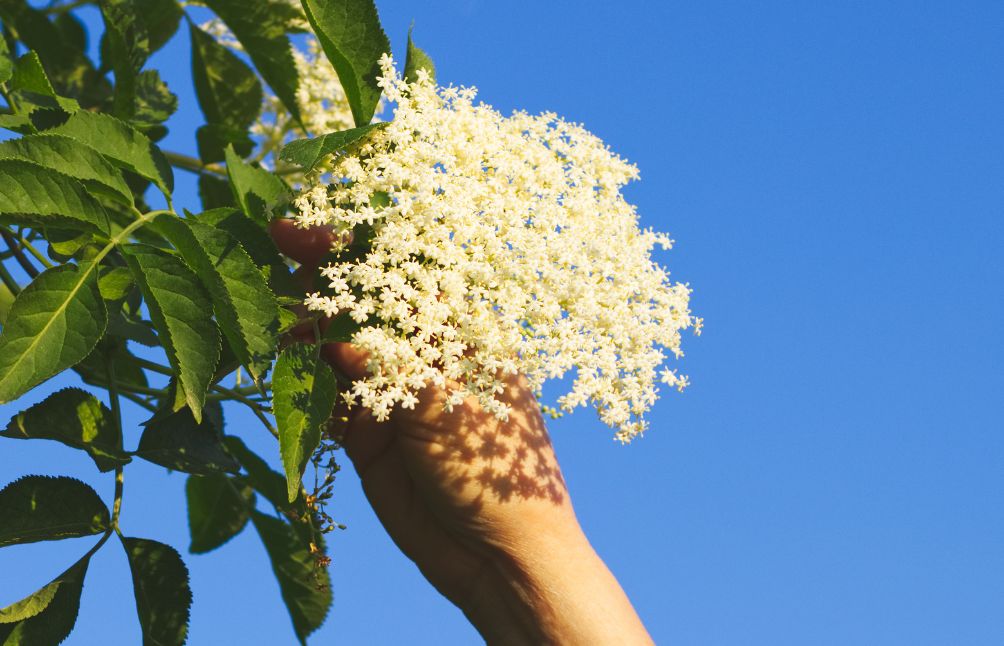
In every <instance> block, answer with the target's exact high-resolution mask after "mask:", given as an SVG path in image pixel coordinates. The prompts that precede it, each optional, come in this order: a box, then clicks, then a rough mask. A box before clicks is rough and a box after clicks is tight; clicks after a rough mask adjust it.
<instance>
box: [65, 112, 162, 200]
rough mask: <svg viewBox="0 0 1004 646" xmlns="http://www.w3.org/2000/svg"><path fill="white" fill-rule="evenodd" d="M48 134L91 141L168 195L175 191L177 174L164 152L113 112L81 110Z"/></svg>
mask: <svg viewBox="0 0 1004 646" xmlns="http://www.w3.org/2000/svg"><path fill="white" fill-rule="evenodd" d="M46 134H54V135H65V136H67V137H70V138H72V139H76V140H77V141H79V142H81V143H84V144H87V145H88V146H90V147H91V148H93V149H94V150H96V151H98V152H99V153H101V154H102V155H104V156H105V157H106V158H107V159H108V160H109V161H110V162H112V163H113V164H115V165H116V166H119V167H120V168H125V169H126V170H128V171H132V172H133V173H136V174H137V175H139V176H140V177H144V178H146V179H148V180H150V181H151V182H153V183H154V184H155V185H156V186H157V188H159V189H160V190H161V191H162V192H163V193H164V195H168V196H169V195H171V191H173V190H174V174H173V173H172V171H171V165H170V164H168V163H167V159H166V158H165V157H164V154H163V153H162V152H160V150H159V149H158V148H157V147H156V146H154V145H153V142H152V141H150V140H149V139H148V138H147V137H146V136H144V135H143V134H142V133H141V132H139V131H138V130H136V129H135V128H132V127H131V126H129V125H128V124H126V123H124V122H122V121H119V120H118V119H116V118H115V117H113V116H111V115H107V114H99V113H96V112H88V111H86V110H81V111H79V112H76V113H74V114H73V115H72V116H71V117H70V118H69V119H68V120H67V121H66V123H64V124H62V125H60V126H57V127H55V128H52V129H51V130H47V131H46Z"/></svg>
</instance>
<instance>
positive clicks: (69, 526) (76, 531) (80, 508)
mask: <svg viewBox="0 0 1004 646" xmlns="http://www.w3.org/2000/svg"><path fill="white" fill-rule="evenodd" d="M109 523H110V519H109V516H108V508H107V507H106V506H105V503H103V502H102V501H101V498H99V497H98V494H96V493H94V490H93V489H91V488H90V487H89V486H87V485H86V484H84V483H83V482H81V481H79V480H74V479H73V478H67V477H64V476H60V477H50V476H25V477H23V478H20V479H18V480H15V481H14V482H12V483H10V484H8V485H7V486H6V487H4V488H3V489H2V490H0V547H6V546H7V545H19V544H22V543H34V542H36V541H53V540H59V539H63V538H78V537H80V536H91V535H92V534H100V533H101V532H103V531H105V530H106V529H107V528H108V525H109Z"/></svg>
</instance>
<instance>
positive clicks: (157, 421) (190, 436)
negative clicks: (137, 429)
mask: <svg viewBox="0 0 1004 646" xmlns="http://www.w3.org/2000/svg"><path fill="white" fill-rule="evenodd" d="M214 417H215V419H214ZM220 419H222V413H221V411H220V408H219V403H218V402H215V403H214V404H213V405H211V406H207V407H206V415H205V416H204V418H203V420H202V422H201V423H200V422H196V421H195V418H194V417H192V411H191V410H189V409H188V408H182V409H181V410H179V411H177V412H175V413H171V414H169V415H166V416H163V417H157V416H155V417H154V419H153V420H152V421H150V422H147V425H146V430H144V431H143V436H142V437H141V438H140V440H139V447H138V448H137V449H136V456H137V457H141V458H143V459H144V460H148V461H150V462H153V463H154V464H159V465H161V466H163V467H167V468H168V469H174V470H176V471H184V472H185V473H192V474H196V475H212V474H214V473H237V472H238V470H239V469H240V465H239V464H238V463H237V461H236V460H234V458H233V457H232V456H231V455H230V454H229V453H228V452H227V449H226V446H225V445H224V444H223V436H222V434H221V432H220V431H221V426H222V424H221V423H220V422H219V420H220Z"/></svg>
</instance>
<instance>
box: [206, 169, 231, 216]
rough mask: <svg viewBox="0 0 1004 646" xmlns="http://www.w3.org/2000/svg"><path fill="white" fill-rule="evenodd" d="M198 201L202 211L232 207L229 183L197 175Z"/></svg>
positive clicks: (210, 176)
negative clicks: (200, 202)
mask: <svg viewBox="0 0 1004 646" xmlns="http://www.w3.org/2000/svg"><path fill="white" fill-rule="evenodd" d="M199 199H200V200H202V208H203V209H207V210H208V209H217V208H222V207H227V206H233V205H234V194H233V193H232V192H231V191H230V182H228V181H226V180H222V179H218V178H216V177H214V176H212V175H199Z"/></svg>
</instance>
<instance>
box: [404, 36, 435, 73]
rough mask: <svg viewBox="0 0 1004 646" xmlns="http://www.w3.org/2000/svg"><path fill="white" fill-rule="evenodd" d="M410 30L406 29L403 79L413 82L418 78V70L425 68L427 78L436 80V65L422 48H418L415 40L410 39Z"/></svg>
mask: <svg viewBox="0 0 1004 646" xmlns="http://www.w3.org/2000/svg"><path fill="white" fill-rule="evenodd" d="M411 32H412V30H411V29H409V30H408V55H407V58H405V62H404V80H405V81H407V82H408V83H414V82H415V81H417V80H418V70H425V71H426V72H428V74H429V78H431V79H432V80H433V81H435V80H436V65H435V64H434V63H433V62H432V59H431V58H429V55H428V54H426V53H425V51H424V50H422V49H420V48H419V47H418V46H417V45H415V41H413V40H412V39H411Z"/></svg>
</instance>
